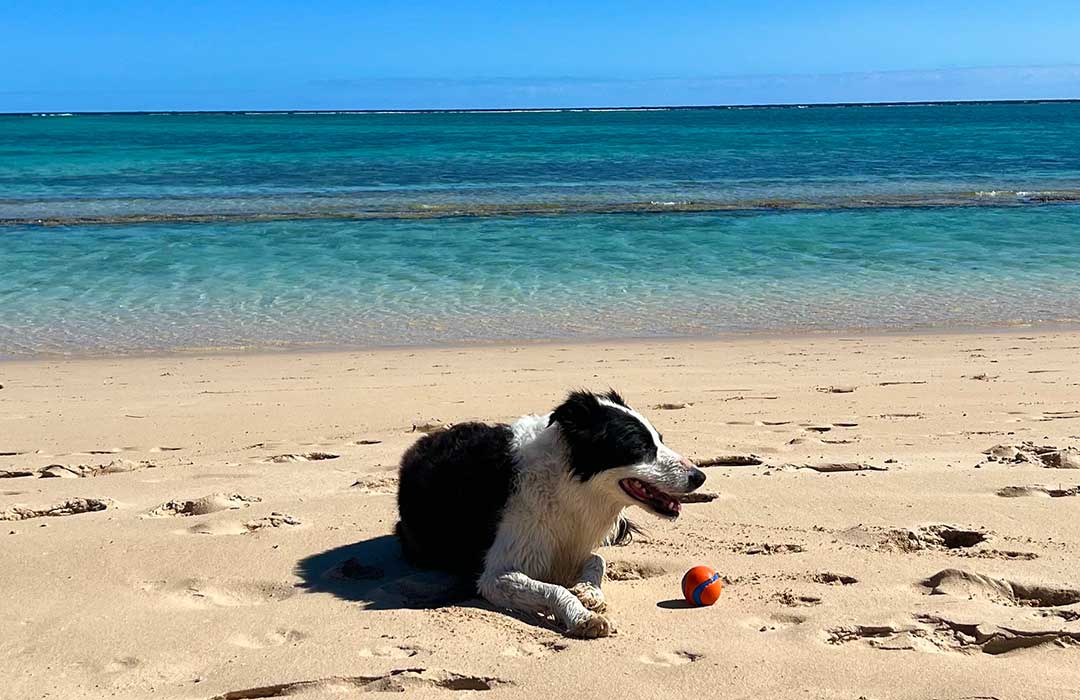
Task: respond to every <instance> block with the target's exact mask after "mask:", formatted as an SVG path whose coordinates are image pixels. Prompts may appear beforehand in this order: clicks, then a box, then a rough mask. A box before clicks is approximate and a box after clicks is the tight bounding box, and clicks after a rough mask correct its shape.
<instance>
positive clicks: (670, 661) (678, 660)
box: [638, 650, 705, 666]
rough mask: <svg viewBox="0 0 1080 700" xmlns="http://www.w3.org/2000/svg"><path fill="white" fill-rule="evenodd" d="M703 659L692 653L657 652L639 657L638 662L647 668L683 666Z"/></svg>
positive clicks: (676, 651)
mask: <svg viewBox="0 0 1080 700" xmlns="http://www.w3.org/2000/svg"><path fill="white" fill-rule="evenodd" d="M703 658H705V655H704V654H699V653H697V652H693V651H685V650H675V651H658V652H656V653H654V654H648V655H645V656H639V657H638V661H640V662H641V663H643V664H648V665H649V666H685V665H686V664H692V663H694V662H695V661H700V660H701V659H703Z"/></svg>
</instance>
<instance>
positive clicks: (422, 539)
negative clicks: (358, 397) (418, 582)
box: [396, 423, 514, 576]
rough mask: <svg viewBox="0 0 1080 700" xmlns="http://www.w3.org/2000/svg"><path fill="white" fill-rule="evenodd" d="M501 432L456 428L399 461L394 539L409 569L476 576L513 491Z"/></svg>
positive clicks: (477, 426) (507, 437)
mask: <svg viewBox="0 0 1080 700" xmlns="http://www.w3.org/2000/svg"><path fill="white" fill-rule="evenodd" d="M511 439H512V433H511V431H510V428H509V426H507V425H484V424H482V423H463V424H461V425H456V426H454V427H453V428H451V429H450V430H447V431H445V432H442V433H436V434H434V435H426V436H424V437H422V438H420V440H418V441H417V442H416V444H414V445H413V446H412V447H411V448H409V450H408V451H407V452H406V453H405V455H404V457H402V459H401V472H400V483H399V484H398V511H399V513H400V516H401V520H400V522H398V524H397V528H396V532H397V535H398V537H399V538H400V539H401V544H402V549H403V551H404V553H405V556H406V558H407V559H408V560H409V562H410V563H412V564H413V565H415V566H421V567H425V568H434V569H442V570H444V571H449V572H452V573H456V574H462V575H467V576H475V575H477V574H479V573H480V571H481V570H482V569H483V566H484V555H485V554H486V553H487V550H488V549H489V548H490V547H491V543H492V541H494V539H495V530H496V528H497V527H498V525H499V516H500V515H501V513H502V509H503V506H504V505H505V504H506V500H507V499H508V498H509V497H510V494H511V492H512V491H513V488H514V455H513V450H512V444H511Z"/></svg>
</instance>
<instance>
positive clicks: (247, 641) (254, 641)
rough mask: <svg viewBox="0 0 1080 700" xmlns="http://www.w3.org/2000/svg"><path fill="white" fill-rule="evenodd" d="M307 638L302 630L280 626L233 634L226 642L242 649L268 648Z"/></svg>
mask: <svg viewBox="0 0 1080 700" xmlns="http://www.w3.org/2000/svg"><path fill="white" fill-rule="evenodd" d="M307 638H308V635H307V634H305V633H303V632H300V631H298V630H291V629H288V628H285V627H281V628H278V629H275V630H270V631H269V632H264V633H263V634H244V633H239V634H234V635H233V636H231V637H229V639H228V642H229V644H232V645H233V646H236V647H241V648H242V649H269V648H271V647H280V646H285V645H286V644H299V643H300V642H302V641H304V640H305V639H307Z"/></svg>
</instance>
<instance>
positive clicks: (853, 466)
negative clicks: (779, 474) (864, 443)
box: [780, 462, 889, 474]
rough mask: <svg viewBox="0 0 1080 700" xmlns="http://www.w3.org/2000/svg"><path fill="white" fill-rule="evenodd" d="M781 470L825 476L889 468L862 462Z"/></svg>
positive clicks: (781, 466)
mask: <svg viewBox="0 0 1080 700" xmlns="http://www.w3.org/2000/svg"><path fill="white" fill-rule="evenodd" d="M780 468H781V469H810V470H811V471H815V472H821V473H824V474H833V473H839V472H886V471H889V468H888V467H879V466H875V465H873V464H864V463H862V462H822V463H817V464H782V465H780Z"/></svg>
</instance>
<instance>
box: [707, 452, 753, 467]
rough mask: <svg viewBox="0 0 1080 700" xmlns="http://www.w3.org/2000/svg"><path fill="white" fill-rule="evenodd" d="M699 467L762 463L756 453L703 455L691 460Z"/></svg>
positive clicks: (751, 465)
mask: <svg viewBox="0 0 1080 700" xmlns="http://www.w3.org/2000/svg"><path fill="white" fill-rule="evenodd" d="M692 461H693V462H694V464H696V465H697V466H699V467H701V468H706V467H756V466H758V465H759V464H764V462H763V460H762V459H761V457H758V456H757V455H719V456H717V457H705V458H702V459H695V460H692Z"/></svg>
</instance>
